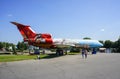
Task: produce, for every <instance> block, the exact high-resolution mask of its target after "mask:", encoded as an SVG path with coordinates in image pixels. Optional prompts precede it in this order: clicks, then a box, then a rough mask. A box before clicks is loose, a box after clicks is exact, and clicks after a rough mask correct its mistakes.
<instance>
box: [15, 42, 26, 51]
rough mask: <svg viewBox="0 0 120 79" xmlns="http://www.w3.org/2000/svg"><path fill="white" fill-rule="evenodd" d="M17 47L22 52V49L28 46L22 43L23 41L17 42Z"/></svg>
mask: <svg viewBox="0 0 120 79" xmlns="http://www.w3.org/2000/svg"><path fill="white" fill-rule="evenodd" d="M17 48H18V50H20V51H21V52H23V50H26V49H27V48H28V46H27V45H26V44H24V42H18V44H17Z"/></svg>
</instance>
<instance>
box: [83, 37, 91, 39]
mask: <svg viewBox="0 0 120 79" xmlns="http://www.w3.org/2000/svg"><path fill="white" fill-rule="evenodd" d="M83 39H84V40H91V38H89V37H84V38H83Z"/></svg>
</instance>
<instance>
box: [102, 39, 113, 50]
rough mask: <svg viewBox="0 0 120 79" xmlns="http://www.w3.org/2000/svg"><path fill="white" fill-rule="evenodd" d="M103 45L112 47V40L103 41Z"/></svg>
mask: <svg viewBox="0 0 120 79" xmlns="http://www.w3.org/2000/svg"><path fill="white" fill-rule="evenodd" d="M104 47H105V48H111V47H112V41H110V40H106V41H105V43H104Z"/></svg>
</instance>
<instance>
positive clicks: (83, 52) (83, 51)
mask: <svg viewBox="0 0 120 79" xmlns="http://www.w3.org/2000/svg"><path fill="white" fill-rule="evenodd" d="M84 54H85V49H84V48H83V49H82V58H84Z"/></svg>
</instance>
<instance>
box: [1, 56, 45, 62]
mask: <svg viewBox="0 0 120 79" xmlns="http://www.w3.org/2000/svg"><path fill="white" fill-rule="evenodd" d="M46 56H47V55H41V56H40V58H44V57H46ZM29 59H37V55H0V62H10V61H20V60H29Z"/></svg>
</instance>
